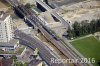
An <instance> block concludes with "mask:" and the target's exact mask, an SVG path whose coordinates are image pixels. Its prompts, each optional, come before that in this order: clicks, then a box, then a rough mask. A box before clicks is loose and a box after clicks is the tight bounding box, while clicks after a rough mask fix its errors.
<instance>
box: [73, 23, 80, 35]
mask: <svg viewBox="0 0 100 66" xmlns="http://www.w3.org/2000/svg"><path fill="white" fill-rule="evenodd" d="M73 28H74V32H75V36H76V37H77V36H80V23H78V22H75V23H74V24H73Z"/></svg>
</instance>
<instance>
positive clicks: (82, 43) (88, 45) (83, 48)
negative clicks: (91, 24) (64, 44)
mask: <svg viewBox="0 0 100 66" xmlns="http://www.w3.org/2000/svg"><path fill="white" fill-rule="evenodd" d="M71 43H72V45H73V46H74V47H75V48H76V49H77V50H78V51H79V52H80V53H82V54H83V55H84V56H85V57H86V58H95V60H96V63H95V64H94V66H99V65H98V64H97V62H98V60H100V41H98V40H97V39H95V38H94V37H88V38H84V39H80V40H76V41H73V42H71Z"/></svg>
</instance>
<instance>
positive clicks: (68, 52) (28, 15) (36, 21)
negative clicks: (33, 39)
mask: <svg viewBox="0 0 100 66" xmlns="http://www.w3.org/2000/svg"><path fill="white" fill-rule="evenodd" d="M12 3H13V2H12ZM15 8H16V9H17V10H18V11H19V12H21V13H23V15H24V16H25V20H27V21H28V22H29V23H31V24H32V25H36V26H37V27H38V29H39V30H40V31H41V33H42V34H43V35H44V36H45V37H46V39H47V40H48V41H50V42H51V43H52V44H53V45H54V46H56V47H57V48H58V49H59V51H61V52H62V53H63V54H64V55H65V56H66V57H68V58H69V59H79V61H81V59H80V58H81V57H79V56H78V55H77V54H76V53H75V52H74V51H73V50H72V49H71V48H70V47H69V46H68V45H67V44H66V45H65V43H64V42H63V41H62V40H61V39H60V38H59V37H58V36H56V34H54V33H53V32H52V30H51V29H50V28H49V27H47V26H46V25H43V24H42V22H43V21H42V20H41V19H40V18H39V17H38V16H35V15H34V14H33V13H32V11H31V10H29V9H27V8H25V7H24V6H23V5H19V6H16V7H15ZM21 35H22V34H21ZM24 39H25V38H24ZM28 41H29V40H28ZM79 61H78V62H77V63H73V64H74V65H76V66H87V65H89V66H92V64H86V63H80V62H79Z"/></svg>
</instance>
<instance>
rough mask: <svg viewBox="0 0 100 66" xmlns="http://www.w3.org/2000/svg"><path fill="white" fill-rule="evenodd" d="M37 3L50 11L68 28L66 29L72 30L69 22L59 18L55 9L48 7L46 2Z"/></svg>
mask: <svg viewBox="0 0 100 66" xmlns="http://www.w3.org/2000/svg"><path fill="white" fill-rule="evenodd" d="M35 1H36V2H37V3H39V4H40V5H41V6H42V7H44V8H45V9H46V10H47V11H49V12H50V13H51V14H52V15H53V16H54V17H56V18H57V19H58V20H59V21H60V22H61V23H62V24H63V25H65V26H66V28H67V29H68V28H71V26H70V25H69V21H65V20H64V19H63V18H62V17H61V16H59V15H58V14H57V13H56V12H54V11H53V9H52V8H51V7H50V6H48V5H47V4H46V3H45V2H43V1H41V0H35Z"/></svg>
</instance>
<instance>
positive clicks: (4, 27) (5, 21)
mask: <svg viewBox="0 0 100 66" xmlns="http://www.w3.org/2000/svg"><path fill="white" fill-rule="evenodd" d="M12 24H13V22H12V18H11V16H10V15H8V14H5V13H4V12H0V42H9V41H10V40H11V39H13V37H14V34H13V26H12Z"/></svg>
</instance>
